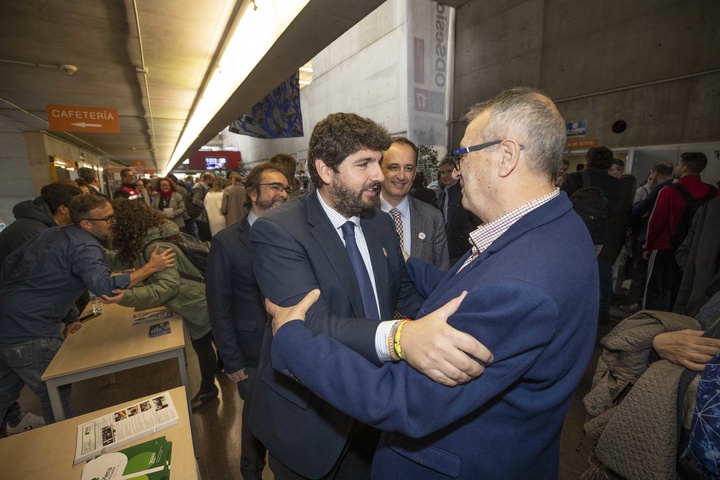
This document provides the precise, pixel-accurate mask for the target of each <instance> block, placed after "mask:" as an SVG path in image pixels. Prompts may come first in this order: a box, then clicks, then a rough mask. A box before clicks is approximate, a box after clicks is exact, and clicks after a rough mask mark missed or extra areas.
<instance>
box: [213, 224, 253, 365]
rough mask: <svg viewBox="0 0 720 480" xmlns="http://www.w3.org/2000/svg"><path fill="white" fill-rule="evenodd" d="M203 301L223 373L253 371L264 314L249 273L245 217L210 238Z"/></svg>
mask: <svg viewBox="0 0 720 480" xmlns="http://www.w3.org/2000/svg"><path fill="white" fill-rule="evenodd" d="M205 297H206V298H207V304H208V310H209V311H210V323H211V324H212V331H213V338H214V339H215V345H216V346H217V349H218V352H219V353H220V358H222V361H223V363H224V364H225V371H226V372H227V373H233V372H237V371H238V370H241V369H243V368H245V367H251V368H256V367H257V365H258V360H259V359H260V349H261V347H262V339H263V335H264V333H265V324H266V321H267V313H266V312H265V304H264V302H263V296H262V292H260V288H259V287H258V285H257V281H256V280H255V273H254V272H253V265H252V251H251V249H250V224H249V223H248V220H247V215H246V216H245V217H243V219H242V220H240V221H239V222H236V223H234V224H232V225H230V226H229V227H227V228H226V229H224V230H222V231H220V232H219V233H218V234H217V235H215V236H214V237H213V239H212V244H211V247H210V255H209V256H208V267H207V276H206V280H205Z"/></svg>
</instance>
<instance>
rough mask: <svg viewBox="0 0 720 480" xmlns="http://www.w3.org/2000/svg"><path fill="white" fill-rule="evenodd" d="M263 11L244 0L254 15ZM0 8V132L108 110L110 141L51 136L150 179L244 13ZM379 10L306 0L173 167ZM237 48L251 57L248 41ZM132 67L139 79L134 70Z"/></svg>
mask: <svg viewBox="0 0 720 480" xmlns="http://www.w3.org/2000/svg"><path fill="white" fill-rule="evenodd" d="M249 2H250V0H244V3H249ZM262 2H263V0H255V3H256V5H257V7H258V8H262ZM2 3H3V6H2V14H1V15H0V79H2V81H0V116H2V117H4V119H3V122H2V124H3V125H7V124H10V125H14V126H15V128H17V129H18V130H19V131H48V129H49V125H48V123H47V114H46V110H45V106H46V105H47V104H59V105H73V106H84V107H103V108H115V109H117V110H118V114H119V120H120V133H118V134H111V133H84V132H72V133H66V132H50V133H51V134H52V135H55V136H57V137H59V138H62V139H64V140H66V141H68V142H70V143H73V144H76V145H78V146H80V147H83V148H85V149H87V150H90V151H92V152H95V153H97V154H99V155H101V156H102V157H104V158H106V159H108V160H111V161H114V162H116V163H119V164H127V165H132V164H133V162H135V161H137V160H142V161H144V162H145V164H146V165H147V167H148V168H155V169H157V170H159V171H162V170H163V169H164V168H165V167H166V166H167V164H168V162H169V160H170V157H171V155H172V153H173V151H174V149H175V146H176V144H177V142H178V139H179V138H180V135H181V133H182V131H183V128H184V126H185V123H186V121H187V119H188V116H189V115H190V113H191V111H192V108H193V106H194V104H195V102H196V101H197V99H198V97H199V92H200V91H201V89H202V86H203V85H204V84H205V83H206V82H207V77H208V72H210V71H211V69H212V68H213V67H214V65H215V63H216V61H217V56H218V52H219V51H220V50H221V48H222V46H223V44H224V42H225V41H226V37H227V31H228V25H232V24H233V22H234V20H235V18H236V16H237V14H238V12H240V11H243V10H244V3H243V0H203V1H197V0H135V2H133V0H72V1H61V0H22V1H4V2H2ZM381 3H382V0H362V1H358V0H310V2H309V3H308V5H307V6H306V7H305V9H304V10H303V11H302V12H301V13H300V15H298V17H297V18H296V19H295V21H294V22H293V23H292V24H291V25H290V27H289V28H288V29H287V30H286V31H285V33H284V34H283V35H282V36H281V37H280V38H279V39H278V41H277V42H276V43H275V45H274V46H273V47H272V48H271V49H270V51H269V52H268V54H266V55H265V57H264V58H263V60H262V61H261V62H260V63H259V64H258V65H257V66H256V68H255V69H254V70H253V71H252V72H251V74H250V75H249V76H248V78H247V79H246V80H245V82H243V84H242V85H241V86H240V87H239V88H238V89H237V91H236V92H235V94H234V95H232V96H231V98H230V99H229V100H228V102H227V103H226V105H225V106H224V107H223V108H222V109H221V110H220V112H218V114H217V115H216V116H215V118H214V119H213V120H212V121H210V122H209V124H208V125H207V126H206V128H205V129H204V130H203V132H202V133H201V134H200V135H199V136H198V138H197V140H196V141H195V143H193V145H192V146H191V147H190V149H188V151H187V152H186V155H184V157H185V156H188V155H190V154H191V153H193V152H194V151H196V150H197V149H198V148H200V147H201V146H203V145H204V144H205V143H207V142H209V141H210V140H212V139H213V138H214V137H215V136H216V135H217V133H218V132H219V131H220V130H222V129H223V128H224V127H225V126H227V125H228V124H229V123H230V122H231V121H232V120H234V119H235V118H237V117H238V116H239V115H240V114H242V113H243V112H245V111H246V110H248V109H249V108H250V107H252V106H253V105H254V104H255V103H256V102H257V101H258V100H260V99H261V98H262V97H264V96H265V95H266V94H267V93H268V92H269V91H271V90H272V89H273V88H274V87H276V86H277V85H278V84H280V83H281V82H282V81H283V80H285V79H286V78H287V77H288V76H290V75H291V74H292V73H293V72H294V71H296V70H297V69H298V68H299V67H300V66H302V65H303V64H304V63H306V62H307V61H308V60H310V59H311V58H312V57H313V56H314V55H316V54H317V53H318V52H320V51H321V50H322V49H323V48H325V47H326V46H327V45H329V44H330V43H332V41H333V40H335V39H336V38H337V37H339V36H340V35H341V34H342V33H344V32H345V31H346V30H348V29H349V28H350V27H352V26H353V25H355V24H356V23H357V22H358V21H360V20H361V19H362V18H363V17H364V16H366V15H367V14H368V13H370V12H371V11H372V10H374V9H375V8H377V6H379V5H380V4H381ZM250 8H252V7H250ZM136 9H137V10H136ZM136 19H137V21H136ZM137 23H139V26H140V29H139V35H140V37H139V35H138V28H137ZM139 38H141V39H142V42H140V41H139ZM140 45H142V55H141V47H140ZM247 48H253V46H252V42H251V39H248V43H247ZM143 58H144V63H143ZM64 64H69V65H74V66H76V67H77V71H76V72H75V73H73V74H72V75H68V74H67V73H65V71H64V70H63V69H61V68H58V67H57V66H58V65H64ZM143 66H144V68H145V70H146V72H147V73H143V72H142V71H138V70H139V69H142V67H143ZM146 79H147V90H146V84H145V82H146ZM148 99H149V102H148Z"/></svg>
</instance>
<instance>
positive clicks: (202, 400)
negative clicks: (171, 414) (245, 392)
mask: <svg viewBox="0 0 720 480" xmlns="http://www.w3.org/2000/svg"><path fill="white" fill-rule="evenodd" d="M218 393H220V392H219V390H218V389H217V387H216V386H215V385H213V388H212V390H210V391H209V392H207V393H202V392H198V394H197V395H195V396H194V397H193V398H192V400H190V408H192V409H193V410H197V409H198V408H200V407H202V406H203V405H205V404H206V403H208V402H209V401H211V400H213V399H215V398H217V396H218Z"/></svg>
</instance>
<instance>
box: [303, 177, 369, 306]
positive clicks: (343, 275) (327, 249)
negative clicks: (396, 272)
mask: <svg viewBox="0 0 720 480" xmlns="http://www.w3.org/2000/svg"><path fill="white" fill-rule="evenodd" d="M317 196H318V192H317V190H314V191H313V193H312V194H310V195H308V198H307V212H308V223H309V224H310V226H311V228H310V231H311V232H312V235H313V237H315V240H316V241H317V242H318V245H319V246H320V250H321V251H322V252H323V253H324V254H325V256H326V257H327V260H328V263H329V264H330V265H331V266H332V268H333V270H334V271H335V274H336V275H337V278H338V281H339V282H340V284H341V285H342V286H343V288H344V289H345V292H346V293H347V296H348V299H349V300H350V305H351V306H352V309H353V312H355V316H356V317H358V318H362V317H364V312H365V309H364V308H363V304H362V297H361V296H360V287H359V286H358V284H357V280H356V278H355V272H354V271H353V268H352V264H351V263H350V258H349V257H348V254H347V251H346V250H345V245H343V242H342V240H340V236H339V235H338V233H337V232H336V231H335V228H334V227H333V225H332V223H331V222H330V219H329V218H328V217H327V215H326V214H325V212H324V211H323V209H322V206H321V205H320V200H318V198H317Z"/></svg>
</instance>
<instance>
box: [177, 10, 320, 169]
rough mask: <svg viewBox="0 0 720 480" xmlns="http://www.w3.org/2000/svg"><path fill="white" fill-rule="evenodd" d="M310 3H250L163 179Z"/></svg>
mask: <svg viewBox="0 0 720 480" xmlns="http://www.w3.org/2000/svg"><path fill="white" fill-rule="evenodd" d="M309 1H310V0H262V1H260V0H256V2H257V3H258V8H257V10H255V9H253V8H252V6H253V2H247V4H246V5H245V10H244V11H243V12H242V14H241V17H240V21H239V22H238V23H237V25H236V26H235V30H234V31H233V32H232V34H231V36H230V41H229V42H228V43H227V46H226V48H225V51H224V52H223V54H222V57H221V58H220V62H219V63H218V65H217V67H216V68H215V71H214V72H213V74H212V76H211V78H210V81H209V82H208V84H207V86H206V87H205V90H204V91H203V93H202V97H201V98H200V101H199V102H198V104H197V106H196V108H195V111H194V112H193V113H192V117H191V118H190V121H189V122H188V124H187V126H186V127H185V130H184V131H183V134H182V136H181V137H180V141H179V142H178V144H177V146H176V147H175V151H174V152H173V155H172V157H171V158H170V163H168V166H167V167H166V168H165V171H164V172H163V176H166V175H167V174H168V173H170V171H171V170H172V168H173V167H174V165H175V164H176V163H177V162H178V161H179V160H180V156H181V155H182V154H183V153H185V151H186V150H187V149H188V148H190V145H192V143H193V142H194V141H195V139H196V138H197V137H198V136H199V135H200V133H201V132H202V130H203V129H204V128H205V126H206V125H207V124H208V123H210V120H212V119H213V117H215V115H217V113H218V111H220V109H221V108H222V106H223V105H225V102H227V100H228V98H230V96H231V95H232V94H233V93H234V92H235V90H237V89H238V87H239V86H240V85H241V84H242V82H243V81H244V80H245V79H246V78H247V76H248V74H249V73H250V72H251V71H252V70H253V68H255V66H256V65H257V64H258V62H260V60H261V59H262V58H263V56H264V55H265V54H266V53H267V51H268V50H269V49H270V47H271V46H272V45H273V44H274V43H275V41H276V40H277V39H278V38H279V37H280V35H281V34H282V33H283V32H284V31H285V29H286V28H287V27H288V26H289V25H290V24H291V23H292V21H293V20H294V19H295V17H296V16H297V15H298V13H300V12H301V11H302V9H303V8H305V6H306V5H307V4H308V2H309Z"/></svg>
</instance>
